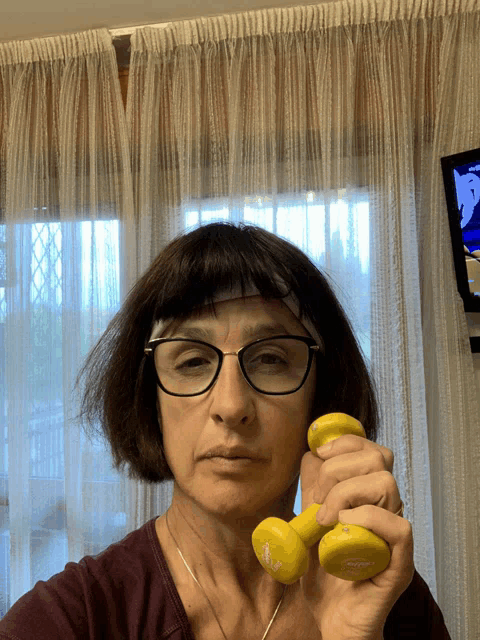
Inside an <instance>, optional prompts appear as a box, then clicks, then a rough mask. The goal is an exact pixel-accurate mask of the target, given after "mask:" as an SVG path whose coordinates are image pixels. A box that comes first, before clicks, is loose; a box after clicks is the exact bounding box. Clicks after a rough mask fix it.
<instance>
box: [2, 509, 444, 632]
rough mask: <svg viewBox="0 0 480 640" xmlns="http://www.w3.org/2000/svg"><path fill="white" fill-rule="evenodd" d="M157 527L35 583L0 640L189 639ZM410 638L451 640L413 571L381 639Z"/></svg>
mask: <svg viewBox="0 0 480 640" xmlns="http://www.w3.org/2000/svg"><path fill="white" fill-rule="evenodd" d="M155 520H156V518H153V519H152V520H150V521H148V522H147V523H146V524H144V525H143V526H142V527H140V528H139V529H137V530H136V531H133V532H132V533H130V534H129V535H127V536H126V537H125V538H124V539H123V540H120V541H119V542H115V543H113V544H111V545H110V546H109V547H108V548H107V549H105V551H103V552H102V553H100V554H98V555H96V556H85V557H84V558H82V560H80V562H78V563H77V562H68V563H67V564H66V566H65V569H64V570H63V571H62V572H60V573H57V574H55V575H54V576H52V577H51V578H50V579H49V580H47V581H46V582H45V581H43V580H39V581H38V582H37V583H36V585H35V586H34V588H33V589H32V590H31V591H29V592H28V593H26V594H25V595H24V596H22V597H21V598H19V599H18V600H17V602H16V603H15V604H14V605H13V606H12V607H11V608H10V610H9V611H8V612H7V614H6V615H5V616H4V618H3V619H2V620H0V640H7V639H8V640H32V639H33V638H35V640H87V639H89V640H105V638H108V640H127V639H128V640H134V639H135V640H160V639H161V640H166V639H168V640H194V635H193V633H192V630H191V628H190V623H189V621H188V618H187V614H186V612H185V609H184V608H183V604H182V601H181V600H180V596H179V595H178V591H177V589H176V587H175V583H174V582H173V578H172V576H171V574H170V571H169V569H168V566H167V564H166V561H165V558H164V556H163V553H162V548H161V546H160V543H159V541H158V538H157V534H156V531H155ZM412 638H414V639H416V640H451V638H450V635H449V634H448V631H447V629H446V627H445V623H444V619H443V615H442V612H441V611H440V609H439V607H438V605H437V603H436V602H435V600H434V599H433V596H432V594H431V593H430V590H429V588H428V586H427V584H426V583H425V581H424V580H423V579H422V577H421V576H420V575H419V574H418V573H417V572H416V571H415V576H414V578H413V581H412V583H411V584H410V586H409V587H408V588H407V589H406V591H404V593H403V594H402V595H401V596H400V598H399V599H398V600H397V602H396V603H395V605H394V607H393V609H392V610H391V612H390V614H389V616H388V618H387V622H386V624H385V628H384V640H411V639H412ZM252 640H256V639H252Z"/></svg>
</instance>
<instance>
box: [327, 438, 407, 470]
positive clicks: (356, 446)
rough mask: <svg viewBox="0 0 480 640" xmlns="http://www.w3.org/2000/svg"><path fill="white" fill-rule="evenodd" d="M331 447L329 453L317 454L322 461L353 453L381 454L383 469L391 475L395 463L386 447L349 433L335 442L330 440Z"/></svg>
mask: <svg viewBox="0 0 480 640" xmlns="http://www.w3.org/2000/svg"><path fill="white" fill-rule="evenodd" d="M331 445H332V446H331V448H330V449H329V451H327V452H325V453H324V452H322V453H321V454H317V455H318V456H319V457H320V458H321V459H322V460H330V459H332V458H335V457H336V456H338V455H341V454H344V453H353V452H356V451H378V452H379V453H381V454H382V456H383V459H384V461H385V466H384V468H385V469H387V470H388V471H390V473H392V471H393V463H394V461H395V457H394V455H393V451H392V450H391V449H389V448H388V447H384V446H382V445H381V444H377V443H376V442H371V441H370V440H367V439H366V438H361V437H360V436H354V435H353V434H351V433H349V434H345V435H343V436H340V437H339V438H336V440H332V442H331Z"/></svg>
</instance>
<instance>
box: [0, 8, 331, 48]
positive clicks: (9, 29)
mask: <svg viewBox="0 0 480 640" xmlns="http://www.w3.org/2000/svg"><path fill="white" fill-rule="evenodd" d="M338 1H339V0H319V1H318V0H317V2H315V3H312V2H301V3H299V2H292V1H291V0H228V2H227V0H197V2H196V3H193V2H192V1H191V0H139V1H137V2H132V1H131V0H123V1H118V2H116V3H112V2H111V0H71V1H70V2H68V3H67V2H65V1H64V0H43V2H41V3H40V2H38V1H37V0H15V2H13V3H12V4H10V2H7V3H5V4H4V5H2V8H1V9H0V42H9V41H11V40H29V39H31V38H44V37H48V36H54V35H59V34H68V33H74V32H78V31H86V30H88V29H100V28H102V27H105V28H107V29H119V28H125V27H134V26H139V25H145V24H158V23H165V22H172V21H175V20H184V19H192V18H197V17H200V16H214V15H219V14H222V13H235V12H239V11H250V10H253V9H271V8H274V7H292V6H296V5H299V4H302V5H306V4H320V3H327V2H338Z"/></svg>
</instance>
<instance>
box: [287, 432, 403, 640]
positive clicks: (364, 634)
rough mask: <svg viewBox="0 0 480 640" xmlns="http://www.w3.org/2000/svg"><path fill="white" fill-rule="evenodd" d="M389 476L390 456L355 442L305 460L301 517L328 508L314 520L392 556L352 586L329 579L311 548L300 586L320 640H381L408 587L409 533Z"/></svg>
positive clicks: (340, 442) (350, 439)
mask: <svg viewBox="0 0 480 640" xmlns="http://www.w3.org/2000/svg"><path fill="white" fill-rule="evenodd" d="M392 469H393V452H392V451H391V450H390V449H387V448H386V447H382V446H381V445H379V444H376V443H375V442H370V441H369V440H366V439H365V438H361V437H359V436H354V435H352V434H348V435H343V436H340V437H339V438H337V439H336V440H334V441H333V442H332V448H331V449H330V451H329V452H328V453H327V454H323V455H322V457H321V458H319V457H317V456H316V455H314V454H313V453H312V452H310V451H309V452H308V453H306V454H305V455H304V456H303V458H302V463H301V467H300V476H301V486H302V511H304V510H305V509H307V508H308V507H309V506H310V505H311V504H312V503H314V502H316V503H318V504H325V507H326V512H325V518H323V519H322V518H321V517H320V511H319V513H318V514H317V520H318V521H319V522H320V524H324V525H325V524H335V523H336V522H337V521H340V522H342V523H347V524H348V523H350V524H357V525H360V526H362V527H366V528H367V529H370V530H371V531H373V532H374V533H376V534H377V535H378V536H380V537H381V538H383V540H385V542H386V543H387V544H388V546H389V548H390V553H391V560H390V564H389V565H388V567H387V568H386V569H385V570H384V571H382V572H381V573H379V574H377V575H376V576H374V577H373V578H370V579H369V580H362V581H357V582H351V581H348V580H341V579H340V578H336V577H335V576H332V575H330V574H328V573H326V571H324V569H323V567H322V566H321V564H320V561H319V558H318V544H314V545H313V546H312V547H311V548H310V550H309V553H310V558H309V570H308V571H307V573H305V575H304V576H302V578H300V581H301V586H302V590H303V594H304V597H305V601H306V603H307V605H308V607H309V608H310V610H311V611H312V614H313V616H314V618H315V620H316V622H317V625H318V628H319V630H320V631H321V634H322V638H323V639H324V640H329V639H330V638H335V640H347V639H348V640H381V639H382V638H383V627H384V625H385V622H386V620H387V617H388V614H389V613H390V611H391V609H392V607H393V605H394V604H395V602H396V601H397V600H398V598H399V597H400V595H401V594H402V593H403V592H404V591H405V589H406V588H407V587H408V585H409V584H410V583H411V581H412V579H413V576H414V572H415V566H414V561H413V533H412V526H411V524H410V522H408V520H405V519H404V518H401V517H400V516H396V515H394V514H395V512H396V511H398V510H399V509H400V507H401V499H400V495H399V492H398V487H397V483H396V482H395V478H394V477H393V476H392ZM342 510H346V511H342ZM339 512H341V513H340V514H339Z"/></svg>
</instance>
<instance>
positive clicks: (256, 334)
mask: <svg viewBox="0 0 480 640" xmlns="http://www.w3.org/2000/svg"><path fill="white" fill-rule="evenodd" d="M281 333H285V334H288V335H292V334H291V333H290V331H287V329H285V327H284V326H283V324H280V323H275V324H257V325H254V326H253V325H247V326H246V327H244V328H243V331H242V337H243V338H260V337H267V336H271V335H275V334H277V335H279V334H281ZM180 336H184V337H186V338H193V339H195V338H197V339H198V340H213V339H214V337H215V332H214V331H213V330H212V329H207V328H206V327H180V328H179V329H177V331H176V332H175V337H180ZM172 337H174V336H172Z"/></svg>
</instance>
